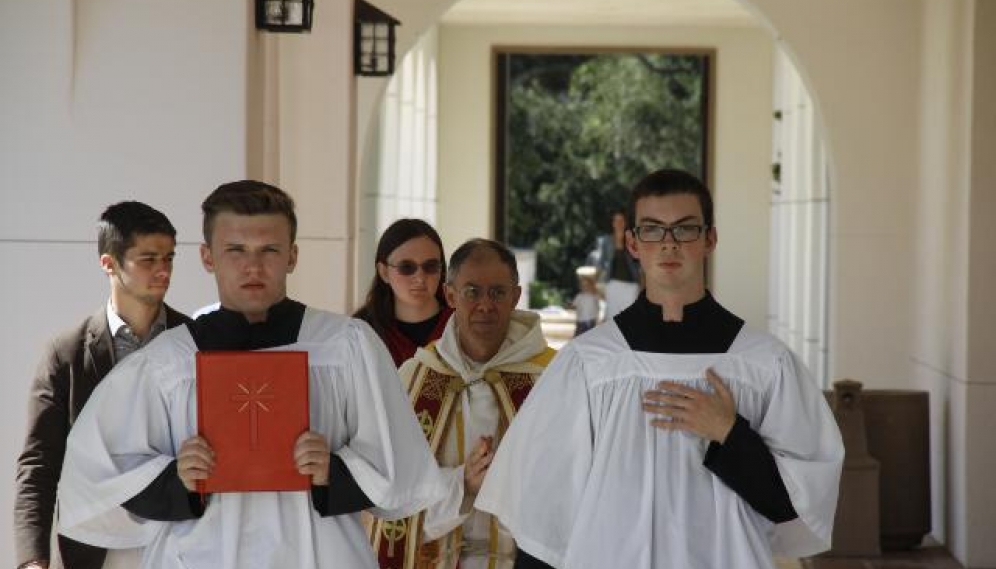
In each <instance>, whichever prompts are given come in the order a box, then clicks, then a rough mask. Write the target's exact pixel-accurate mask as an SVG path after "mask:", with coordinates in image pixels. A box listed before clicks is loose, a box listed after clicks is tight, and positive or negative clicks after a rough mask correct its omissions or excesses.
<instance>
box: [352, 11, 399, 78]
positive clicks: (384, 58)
mask: <svg viewBox="0 0 996 569" xmlns="http://www.w3.org/2000/svg"><path fill="white" fill-rule="evenodd" d="M354 19H355V20H356V25H355V29H354V30H353V72H354V73H355V74H357V75H364V76H372V77H383V76H386V75H391V74H392V73H394V49H395V42H396V39H397V38H396V35H395V32H394V28H395V27H397V26H399V25H401V22H399V21H398V20H396V19H395V18H393V17H392V16H391V15H390V14H386V13H384V12H382V11H380V10H379V9H378V8H377V7H376V6H374V5H373V4H369V3H367V2H364V1H363V0H356V4H355V14H354Z"/></svg>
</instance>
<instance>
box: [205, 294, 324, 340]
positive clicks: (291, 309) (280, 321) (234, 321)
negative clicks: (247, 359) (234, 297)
mask: <svg viewBox="0 0 996 569" xmlns="http://www.w3.org/2000/svg"><path fill="white" fill-rule="evenodd" d="M304 310H305V306H304V305H303V304H301V303H300V302H297V301H295V300H291V299H289V298H284V299H283V300H281V301H280V302H278V303H276V304H274V305H273V306H271V307H270V308H269V310H267V311H266V321H265V322H256V323H249V321H248V320H246V317H245V316H243V314H242V313H241V312H236V311H234V310H228V309H227V308H224V307H221V308H219V309H218V310H215V311H214V312H209V313H207V314H204V315H202V316H200V317H199V318H198V319H197V320H194V321H193V322H191V323H189V324H187V329H189V330H190V335H191V336H193V338H194V343H195V344H197V349H198V350H201V351H205V350H260V349H263V348H275V347H277V346H286V345H288V344H293V343H294V342H296V341H297V336H298V333H299V332H300V331H301V322H303V321H304Z"/></svg>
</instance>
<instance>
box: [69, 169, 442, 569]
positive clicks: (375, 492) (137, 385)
mask: <svg viewBox="0 0 996 569" xmlns="http://www.w3.org/2000/svg"><path fill="white" fill-rule="evenodd" d="M202 209H203V210H204V234H205V237H204V239H205V244H204V245H202V246H201V257H202V261H203V263H204V266H205V268H206V269H207V270H208V271H209V272H212V273H214V275H215V279H216V281H217V285H218V296H219V298H220V300H221V307H220V308H219V309H218V310H217V311H215V312H211V313H208V314H205V315H203V316H201V317H199V318H198V319H197V320H196V321H194V323H192V324H190V325H188V326H183V327H179V328H175V329H173V330H170V331H168V332H166V333H164V334H161V335H160V336H159V337H158V338H157V339H156V340H155V341H154V342H152V343H151V344H149V346H147V347H146V348H145V349H143V350H141V351H140V352H137V353H135V354H133V355H131V356H129V357H128V358H126V359H125V360H124V361H122V362H121V363H120V364H119V365H118V366H117V367H115V368H114V370H113V371H112V372H111V373H110V375H108V376H107V377H106V378H105V379H104V380H103V381H102V382H101V384H100V385H99V386H98V387H97V389H96V391H95V392H94V394H93V396H92V397H91V399H90V400H89V402H88V404H87V405H86V407H85V408H84V410H83V413H82V414H81V415H80V417H79V419H78V420H77V421H76V423H75V425H74V426H73V429H72V431H71V432H70V435H69V441H68V450H67V453H66V458H65V465H64V467H63V473H62V480H61V483H60V486H59V507H60V518H59V523H60V527H59V531H60V532H61V533H63V534H65V535H67V536H69V537H71V538H73V539H76V540H78V541H83V542H86V543H91V544H94V545H99V546H101V547H106V548H129V547H140V546H145V550H144V555H143V558H142V567H145V568H156V569H195V568H205V569H206V568H211V569H239V568H244V567H253V568H284V567H293V568H295V569H300V568H319V567H350V568H354V567H355V568H369V569H373V568H375V567H377V562H376V559H375V557H374V554H373V551H372V549H371V548H370V546H369V544H368V542H367V539H366V535H365V533H364V531H363V528H362V526H361V524H360V518H359V511H361V510H364V509H367V508H370V509H371V510H372V511H374V512H376V513H377V514H378V515H381V516H385V517H402V516H407V515H411V514H412V513H414V512H416V511H419V510H421V509H423V508H425V507H426V506H428V505H429V504H432V503H434V502H435V501H437V500H439V499H440V498H442V496H443V495H444V493H445V487H444V485H443V481H442V478H441V476H440V474H439V471H438V467H437V466H436V464H435V460H434V459H433V457H432V455H431V454H430V453H429V449H428V446H427V445H426V442H425V437H424V435H423V434H422V430H421V428H420V427H419V425H418V423H417V422H416V420H415V417H414V414H413V413H412V410H411V406H410V405H409V403H408V400H407V397H406V396H405V393H404V391H403V390H402V388H401V386H400V381H399V378H398V375H397V372H396V371H395V368H394V363H393V361H392V360H391V357H390V355H389V354H388V353H387V350H386V349H385V348H384V347H383V344H381V342H380V341H379V339H378V338H377V336H376V335H375V334H374V333H373V331H372V330H371V329H370V328H369V327H368V326H367V325H366V324H365V323H363V322H361V321H358V320H354V319H351V318H347V317H344V316H340V315H335V314H330V313H327V312H323V311H320V310H315V309H312V308H309V307H306V306H305V305H303V304H301V303H298V302H295V301H293V300H290V299H288V298H287V296H286V290H287V288H286V283H287V275H288V274H289V273H290V272H291V271H293V269H294V267H295V265H296V262H297V245H296V244H295V243H294V238H295V233H296V226H297V223H296V217H295V215H294V202H293V200H291V198H290V197H289V196H288V195H287V194H285V193H284V192H283V191H281V190H279V189H278V188H275V187H273V186H269V185H267V184H262V183H260V182H253V181H243V182H233V183H231V184H225V185H223V186H221V187H219V188H218V189H217V190H215V191H214V192H213V193H212V194H211V195H210V196H209V197H208V198H207V200H205V202H204V204H203V205H202ZM198 350H301V351H306V352H308V359H309V362H308V363H309V392H310V395H309V402H310V421H311V423H310V431H308V432H306V433H303V434H302V435H301V436H300V437H299V438H298V440H297V443H296V445H295V448H294V456H293V459H294V461H295V464H296V466H297V468H298V471H299V472H300V473H302V474H305V475H307V476H310V477H311V490H310V491H300V492H250V493H225V494H215V495H208V496H206V497H205V499H203V500H202V498H201V496H199V495H198V494H196V493H195V489H196V483H197V481H198V480H202V479H204V478H206V477H207V476H208V475H209V473H210V471H211V469H212V466H213V464H214V451H213V450H212V449H211V447H210V445H209V444H208V441H206V440H204V439H203V438H201V437H198V436H197V419H196V417H197V407H196V406H197V402H196V397H195V393H196V388H195V383H196V382H195V366H194V356H195V353H196V352H197V351H198Z"/></svg>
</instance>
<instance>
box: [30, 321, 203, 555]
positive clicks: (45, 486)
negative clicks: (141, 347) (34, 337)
mask: <svg viewBox="0 0 996 569" xmlns="http://www.w3.org/2000/svg"><path fill="white" fill-rule="evenodd" d="M163 306H164V307H165V308H166V327H167V328H173V327H174V326H179V325H180V324H184V323H186V322H189V321H190V319H189V318H187V317H186V316H184V315H183V314H180V313H179V312H177V311H175V310H173V309H172V308H170V307H169V306H165V305H163ZM113 366H114V345H113V343H112V342H111V332H110V327H109V326H108V324H107V308H106V306H104V307H101V309H100V310H99V311H97V313H96V314H94V315H93V316H90V317H89V318H87V319H86V320H84V321H83V323H82V324H80V325H79V326H77V327H75V328H72V329H70V330H67V331H66V332H63V333H62V334H60V335H58V336H56V337H55V338H54V339H53V340H52V341H51V342H50V343H49V344H48V346H47V347H46V349H45V355H44V357H42V360H41V363H40V364H39V365H38V370H37V372H36V373H35V377H34V381H33V382H32V384H31V391H30V393H29V399H28V429H27V436H26V437H25V440H24V450H23V451H22V452H21V456H20V457H18V459H17V484H16V494H17V495H16V496H15V498H14V542H15V549H16V555H17V557H16V559H15V561H16V562H17V565H16V566H20V565H23V564H24V563H27V562H28V561H37V560H48V561H49V567H50V568H51V569H55V568H58V567H66V568H68V569H100V567H101V566H102V565H103V564H104V556H105V551H104V550H103V549H100V548H97V547H92V546H89V545H86V544H82V543H79V542H75V541H73V540H71V539H68V538H66V537H63V536H61V535H60V536H58V542H59V547H57V548H54V549H56V551H50V544H51V540H52V533H53V529H52V528H53V518H54V514H55V496H56V489H57V488H58V485H59V477H60V475H61V474H62V459H63V457H64V456H65V454H66V438H67V437H68V436H69V429H70V428H71V427H72V426H73V423H75V422H76V418H77V417H78V416H79V414H80V411H81V410H82V409H83V405H84V404H85V403H86V401H87V399H89V398H90V394H91V393H93V390H94V388H96V387H97V384H98V383H99V382H100V380H101V379H103V378H104V376H105V375H107V373H108V372H109V371H111V368H112V367H113Z"/></svg>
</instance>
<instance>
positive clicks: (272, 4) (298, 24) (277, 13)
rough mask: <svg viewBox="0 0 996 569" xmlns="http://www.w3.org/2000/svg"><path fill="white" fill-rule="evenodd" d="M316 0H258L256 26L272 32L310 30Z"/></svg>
mask: <svg viewBox="0 0 996 569" xmlns="http://www.w3.org/2000/svg"><path fill="white" fill-rule="evenodd" d="M314 10H315V2H314V0H256V28H257V29H260V30H267V31H270V32H292V33H301V32H310V31H311V19H312V13H313V12H314Z"/></svg>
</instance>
